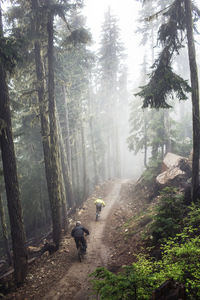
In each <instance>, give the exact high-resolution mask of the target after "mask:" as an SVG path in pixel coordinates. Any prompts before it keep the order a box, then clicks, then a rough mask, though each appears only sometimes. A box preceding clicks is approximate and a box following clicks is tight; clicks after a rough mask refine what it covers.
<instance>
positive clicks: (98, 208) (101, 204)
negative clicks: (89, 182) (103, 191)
mask: <svg viewBox="0 0 200 300" xmlns="http://www.w3.org/2000/svg"><path fill="white" fill-rule="evenodd" d="M94 204H95V205H96V213H98V212H100V211H101V208H102V207H104V206H105V202H104V201H103V200H102V199H101V198H98V199H96V200H95V201H94Z"/></svg>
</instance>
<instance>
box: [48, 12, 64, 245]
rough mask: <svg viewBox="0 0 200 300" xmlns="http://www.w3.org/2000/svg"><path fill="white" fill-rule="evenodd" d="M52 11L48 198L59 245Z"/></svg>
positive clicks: (59, 204) (49, 30)
mask: <svg viewBox="0 0 200 300" xmlns="http://www.w3.org/2000/svg"><path fill="white" fill-rule="evenodd" d="M53 19H54V16H53V12H51V11H50V12H49V13H48V22H47V33H48V52H47V57H48V105H49V106H48V107H49V124H50V150H51V151H50V153H51V167H52V168H51V173H50V174H49V175H50V181H51V184H52V194H51V198H50V202H51V212H52V220H53V241H54V243H55V244H56V246H57V247H59V244H60V239H61V186H60V182H59V178H61V177H60V174H59V172H60V169H59V148H58V132H57V123H56V110H55V97H54V53H53V50H54V46H53V34H54V31H53Z"/></svg>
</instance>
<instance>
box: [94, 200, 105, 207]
mask: <svg viewBox="0 0 200 300" xmlns="http://www.w3.org/2000/svg"><path fill="white" fill-rule="evenodd" d="M97 203H99V204H101V205H102V206H105V202H104V201H103V200H102V199H96V200H95V201H94V204H97Z"/></svg>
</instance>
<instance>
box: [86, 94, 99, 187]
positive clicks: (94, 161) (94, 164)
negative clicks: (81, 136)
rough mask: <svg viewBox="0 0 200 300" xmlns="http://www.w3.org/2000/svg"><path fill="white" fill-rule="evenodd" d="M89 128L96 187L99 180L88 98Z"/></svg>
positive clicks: (91, 111)
mask: <svg viewBox="0 0 200 300" xmlns="http://www.w3.org/2000/svg"><path fill="white" fill-rule="evenodd" d="M88 105H89V128H90V137H91V148H92V153H91V156H92V163H93V170H94V184H95V185H97V183H98V181H99V178H98V171H97V160H96V147H95V141H94V129H93V109H92V106H91V98H90V96H89V103H88Z"/></svg>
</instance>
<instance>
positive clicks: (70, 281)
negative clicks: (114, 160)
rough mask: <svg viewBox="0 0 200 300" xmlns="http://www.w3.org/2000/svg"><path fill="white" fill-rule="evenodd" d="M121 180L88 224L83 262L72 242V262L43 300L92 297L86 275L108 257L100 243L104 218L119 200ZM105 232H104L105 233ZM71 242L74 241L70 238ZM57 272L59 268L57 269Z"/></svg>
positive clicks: (105, 262) (104, 262) (104, 222)
mask: <svg viewBox="0 0 200 300" xmlns="http://www.w3.org/2000/svg"><path fill="white" fill-rule="evenodd" d="M121 184H122V181H119V182H116V183H115V184H114V186H113V189H112V190H111V192H110V193H109V194H108V195H107V196H106V197H105V198H104V199H105V202H106V206H105V207H104V208H103V209H102V211H101V216H100V218H99V220H98V221H97V222H96V221H95V214H94V221H92V222H91V223H90V224H83V225H84V226H85V227H88V225H90V226H89V227H90V229H91V230H90V235H89V236H88V238H87V244H88V248H87V255H86V256H85V258H84V260H83V262H81V263H80V262H79V261H78V257H77V251H76V248H75V244H74V252H73V253H71V254H70V255H72V261H73V264H72V266H71V267H70V269H69V270H67V271H66V274H65V276H64V277H63V278H62V280H61V281H60V282H58V283H57V285H56V288H55V287H52V289H50V291H49V292H48V293H47V294H46V296H45V297H43V299H45V300H72V299H73V300H88V299H94V297H91V293H90V283H89V278H88V275H89V274H90V273H92V272H93V271H94V270H95V269H96V268H97V267H99V266H106V265H107V262H108V260H109V258H110V253H109V249H108V248H107V247H106V246H105V245H104V244H103V243H102V237H103V235H104V228H105V225H106V220H107V218H109V214H110V213H111V210H112V207H113V205H114V203H115V202H117V201H119V194H120V189H121ZM105 234H106V233H105ZM72 242H74V241H73V240H72ZM58 272H59V270H58Z"/></svg>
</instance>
